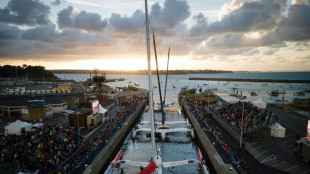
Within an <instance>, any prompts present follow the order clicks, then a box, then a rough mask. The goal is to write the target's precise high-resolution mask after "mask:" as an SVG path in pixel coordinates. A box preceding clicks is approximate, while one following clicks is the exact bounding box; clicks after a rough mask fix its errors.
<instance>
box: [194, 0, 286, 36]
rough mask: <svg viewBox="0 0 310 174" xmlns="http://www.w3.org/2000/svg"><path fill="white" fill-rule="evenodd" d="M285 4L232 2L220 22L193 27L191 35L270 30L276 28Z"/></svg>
mask: <svg viewBox="0 0 310 174" xmlns="http://www.w3.org/2000/svg"><path fill="white" fill-rule="evenodd" d="M285 2H286V0H258V1H245V0H233V1H230V2H228V3H227V4H230V5H227V4H226V6H230V7H229V8H228V7H227V8H228V9H227V8H226V11H225V12H222V13H223V14H222V16H221V20H220V21H217V22H214V23H210V24H208V23H207V22H203V23H201V22H200V23H198V24H197V25H195V26H193V27H192V29H191V35H199V34H202V33H201V32H203V34H209V35H210V34H217V33H225V32H247V31H257V30H264V29H270V28H272V27H274V26H275V24H276V22H277V20H278V19H279V17H280V16H281V13H282V12H283V10H284V9H285ZM200 16H201V15H200ZM196 18H197V16H196ZM200 18H201V19H202V18H203V17H202V16H201V17H200Z"/></svg>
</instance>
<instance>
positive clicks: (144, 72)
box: [49, 70, 234, 75]
mask: <svg viewBox="0 0 310 174" xmlns="http://www.w3.org/2000/svg"><path fill="white" fill-rule="evenodd" d="M49 71H51V72H53V73H54V74H95V73H97V74H123V75H147V70H132V71H125V70H124V71H121V70H96V72H95V71H94V70H49ZM166 72H167V71H166V70H159V74H161V75H164V74H166ZM155 73H156V71H155V70H152V74H155ZM219 73H234V72H233V71H222V70H169V74H171V75H184V74H219Z"/></svg>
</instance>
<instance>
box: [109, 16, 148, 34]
mask: <svg viewBox="0 0 310 174" xmlns="http://www.w3.org/2000/svg"><path fill="white" fill-rule="evenodd" d="M144 20H145V17H144V13H143V12H142V11H141V10H136V11H135V12H134V13H133V14H132V15H131V16H130V17H127V16H124V17H121V15H120V14H116V13H113V14H112V15H111V17H110V19H109V23H110V24H111V26H112V27H113V29H114V30H115V32H117V33H126V34H136V33H139V32H141V30H142V27H143V23H144Z"/></svg>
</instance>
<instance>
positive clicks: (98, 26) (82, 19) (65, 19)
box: [57, 6, 107, 32]
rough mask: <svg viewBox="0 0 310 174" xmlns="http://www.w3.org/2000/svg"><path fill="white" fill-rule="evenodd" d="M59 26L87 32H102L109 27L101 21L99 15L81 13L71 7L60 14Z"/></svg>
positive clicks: (105, 22)
mask: <svg viewBox="0 0 310 174" xmlns="http://www.w3.org/2000/svg"><path fill="white" fill-rule="evenodd" d="M57 19H58V26H59V27H60V28H61V29H63V28H77V29H82V30H86V31H95V32H102V31H103V29H104V28H105V27H106V26H107V21H106V20H104V21H102V20H101V16H100V15H99V14H97V13H87V12H86V11H81V12H79V11H78V10H77V9H75V8H73V7H72V6H69V7H68V8H66V9H63V10H61V11H60V12H59V13H58V18H57Z"/></svg>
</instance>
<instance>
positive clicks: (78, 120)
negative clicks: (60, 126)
mask: <svg viewBox="0 0 310 174" xmlns="http://www.w3.org/2000/svg"><path fill="white" fill-rule="evenodd" d="M78 110H79V109H77V110H76V119H77V123H78V133H79V136H80V135H81V134H80V119H79V117H78Z"/></svg>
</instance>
